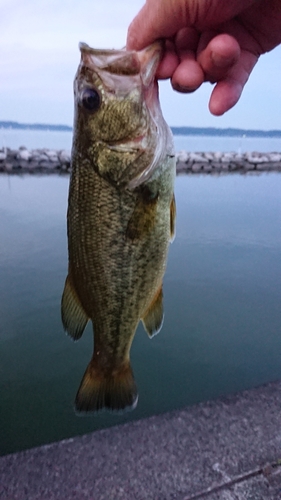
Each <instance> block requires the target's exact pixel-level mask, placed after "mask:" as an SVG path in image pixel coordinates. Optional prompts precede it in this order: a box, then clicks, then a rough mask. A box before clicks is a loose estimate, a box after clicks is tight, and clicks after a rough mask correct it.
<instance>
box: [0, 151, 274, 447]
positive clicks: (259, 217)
mask: <svg viewBox="0 0 281 500" xmlns="http://www.w3.org/2000/svg"><path fill="white" fill-rule="evenodd" d="M27 145H28V144H27ZM68 182H69V179H68V177H67V176H65V177H62V176H56V175H53V176H28V175H27V176H21V177H18V176H6V175H4V174H3V175H1V176H0V233H1V240H0V275H1V280H0V311H1V322H0V421H1V426H0V453H1V454H6V453H9V452H13V451H17V450H21V449H25V448H29V447H32V446H37V445H40V444H43V443H49V442H52V441H55V440H59V439H62V438H67V437H71V436H74V435H79V434H84V433H87V432H90V431H93V430H95V429H99V428H103V427H107V426H112V425H116V424H120V423H123V422H127V421H129V420H132V419H140V418H143V417H146V416H149V415H154V414H158V413H161V412H165V411H168V410H171V409H175V408H182V407H184V406H187V405H191V404H193V403H196V402H198V401H203V400H207V399H210V398H215V397H217V396H220V395H222V394H226V393H230V392H233V391H238V390H242V389H245V388H250V387H253V386H256V385H259V384H262V383H264V382H268V381H271V380H275V379H280V378H281V307H280V304H281V258H280V256H281V231H280V227H281V174H278V173H271V174H265V173H264V174H261V175H238V174H231V175H222V176H218V177H213V176H207V175H206V176H204V175H202V176H198V175H196V176H195V175H194V176H178V177H177V180H176V200H177V237H176V239H175V241H174V243H173V244H172V245H171V247H170V254H169V260H168V267H167V272H166V276H165V280H164V307H165V320H164V326H163V328H162V330H161V332H160V333H159V334H158V335H157V336H156V337H154V338H153V339H151V340H150V339H149V338H148V336H147V334H146V333H145V332H144V330H143V328H142V326H141V325H140V326H139V328H138V331H137V333H136V337H135V339H134V342H133V346H132V352H131V357H132V366H133V369H134V374H135V378H136V382H137V386H138V390H139V403H138V406H137V408H136V410H134V411H133V412H131V413H127V414H125V415H123V416H119V415H117V416H116V415H110V414H107V413H102V414H100V415H98V416H96V417H93V416H91V417H77V416H76V415H75V413H74V411H73V407H72V404H73V400H74V397H75V394H76V391H77V388H78V385H79V383H80V379H81V377H82V375H83V373H84V370H85V367H86V365H87V363H88V361H89V359H90V357H91V352H92V332H91V327H90V326H89V327H87V330H86V331H85V334H84V335H83V337H82V339H81V340H80V341H79V342H77V343H73V342H72V341H71V340H70V339H69V338H68V337H67V336H66V335H65V334H64V332H63V329H62V325H61V321H60V298H61V292H62V289H63V285H64V279H65V276H66V272H67V246H66V245H67V242H66V209H67V192H68Z"/></svg>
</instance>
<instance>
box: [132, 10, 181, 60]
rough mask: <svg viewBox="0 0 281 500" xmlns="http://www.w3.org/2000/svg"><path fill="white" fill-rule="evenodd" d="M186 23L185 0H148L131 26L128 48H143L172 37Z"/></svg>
mask: <svg viewBox="0 0 281 500" xmlns="http://www.w3.org/2000/svg"><path fill="white" fill-rule="evenodd" d="M183 14H184V15H183ZM186 23H187V19H186V1H185V0H176V1H175V0H168V1H167V0H160V1H159V0H152V1H150V0H147V2H146V3H145V4H144V6H143V7H142V9H141V10H140V12H139V13H138V14H137V16H136V17H135V18H134V20H133V21H132V23H131V24H130V26H129V29H128V36H127V49H128V50H141V49H143V48H144V47H147V46H148V45H150V44H151V43H153V42H155V40H158V39H159V38H170V37H172V36H174V35H175V34H176V33H177V31H178V30H179V29H181V28H183V27H184V26H186Z"/></svg>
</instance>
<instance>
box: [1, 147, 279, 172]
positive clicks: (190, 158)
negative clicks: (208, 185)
mask: <svg viewBox="0 0 281 500" xmlns="http://www.w3.org/2000/svg"><path fill="white" fill-rule="evenodd" d="M70 156H71V154H70V151H66V150H64V149H62V150H54V149H47V148H44V149H27V148H26V147H24V146H21V147H20V148H19V149H10V148H4V149H2V150H0V173H6V174H22V173H23V174H24V173H34V174H35V173H58V174H64V173H65V174H67V173H70V170H71V166H70ZM176 160H177V174H201V173H203V174H217V173H229V172H240V173H248V172H281V153H279V152H272V153H261V152H257V151H253V152H246V153H236V152H221V151H217V152H196V153H194V152H192V153H188V152H187V151H179V152H177V153H176Z"/></svg>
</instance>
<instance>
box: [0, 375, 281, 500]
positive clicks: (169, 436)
mask: <svg viewBox="0 0 281 500" xmlns="http://www.w3.org/2000/svg"><path fill="white" fill-rule="evenodd" d="M0 498H1V500H62V499H63V500H74V499H75V500H119V499H120V500H150V499H151V500H199V499H206V500H280V499H281V382H280V381H277V382H273V383H269V384H267V385H264V386H262V387H258V388H255V389H252V390H248V391H244V392H242V393H239V394H234V395H230V396H227V397H224V398H221V399H218V400H216V401H210V402H205V403H201V404H198V405H195V406H192V407H188V408H186V409H183V410H177V411H173V412H170V413H166V414H163V415H159V416H153V417H150V418H147V419H144V420H140V421H136V422H131V423H128V424H125V425H120V426H116V427H112V428H110V429H105V430H101V431H96V432H94V433H92V434H88V435H84V436H82V437H75V438H73V439H68V440H65V441H61V442H58V443H54V444H51V445H47V446H42V447H40V448H34V449H31V450H27V451H24V452H20V453H15V454H12V455H7V456H4V457H1V458H0Z"/></svg>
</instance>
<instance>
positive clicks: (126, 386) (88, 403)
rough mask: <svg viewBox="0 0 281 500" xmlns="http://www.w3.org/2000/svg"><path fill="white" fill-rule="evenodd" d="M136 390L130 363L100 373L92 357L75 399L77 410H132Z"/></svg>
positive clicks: (135, 404)
mask: <svg viewBox="0 0 281 500" xmlns="http://www.w3.org/2000/svg"><path fill="white" fill-rule="evenodd" d="M137 402H138V392H137V387H136V384H135V380H134V376H133V372H132V369H131V365H130V363H129V362H128V363H127V364H126V365H125V366H124V365H123V366H122V368H121V369H120V370H117V369H115V370H114V371H112V372H111V373H109V374H108V373H107V374H105V373H102V372H101V370H100V369H99V367H98V366H97V364H96V363H95V361H94V359H92V360H91V362H90V363H89V365H88V367H87V369H86V371H85V374H84V377H83V379H82V381H81V384H80V387H79V389H78V392H77V395H76V399H75V409H76V411H78V412H98V411H100V410H102V409H105V408H107V409H109V410H111V411H121V412H122V410H134V408H135V407H136V406H137Z"/></svg>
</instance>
